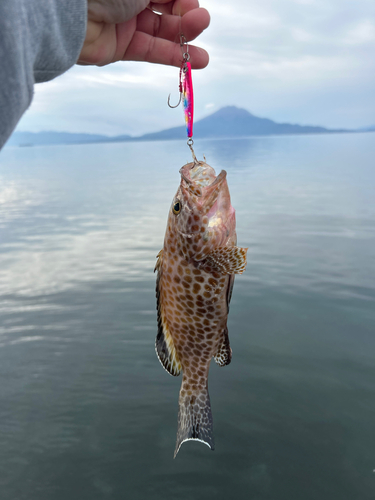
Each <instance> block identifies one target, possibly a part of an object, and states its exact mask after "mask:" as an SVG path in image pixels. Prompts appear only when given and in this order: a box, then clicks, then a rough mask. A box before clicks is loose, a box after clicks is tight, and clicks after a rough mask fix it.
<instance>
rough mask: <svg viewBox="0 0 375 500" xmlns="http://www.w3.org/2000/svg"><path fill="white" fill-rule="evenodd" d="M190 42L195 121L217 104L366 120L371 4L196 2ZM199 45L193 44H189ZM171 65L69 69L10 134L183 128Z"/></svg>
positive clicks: (374, 114) (372, 99) (371, 114)
mask: <svg viewBox="0 0 375 500" xmlns="http://www.w3.org/2000/svg"><path fill="white" fill-rule="evenodd" d="M201 6H202V7H205V8H207V9H208V11H209V12H210V14H211V25H210V27H209V28H208V29H207V30H206V31H205V32H204V34H203V35H202V36H201V37H200V38H199V39H198V40H197V42H196V43H197V45H200V46H202V47H204V48H205V49H206V50H208V51H209V53H210V64H209V66H208V67H207V68H206V69H204V70H199V71H194V72H193V81H194V95H195V116H196V119H199V118H202V117H204V116H207V115H208V114H210V113H212V112H213V111H216V110H217V109H219V108H221V107H223V106H226V105H236V106H239V107H243V108H245V109H247V110H248V111H250V112H252V113H253V114H255V115H257V116H261V117H267V118H271V119H273V120H275V121H278V122H289V123H300V124H311V125H323V126H326V127H347V128H356V127H361V126H367V125H373V124H375V1H374V0H231V1H230V2H228V1H224V0H201ZM198 42H199V43H198ZM177 89H178V69H177V68H168V67H163V66H157V65H150V64H145V63H133V62H130V63H129V62H121V63H116V64H113V65H111V66H107V67H104V68H96V67H80V66H76V67H74V68H72V69H71V70H70V71H69V72H67V73H66V74H64V75H62V76H61V77H59V78H57V79H55V80H53V81H52V82H48V83H44V84H40V85H37V86H36V90H35V97H34V101H33V103H32V105H31V107H30V109H29V110H28V111H27V113H26V114H25V115H24V117H23V118H22V120H21V121H20V123H19V125H18V130H28V131H33V132H37V131H40V130H58V131H70V132H91V133H102V134H107V135H117V134H131V135H140V134H143V133H146V132H153V131H157V130H162V129H165V128H169V127H173V126H176V125H182V124H183V113H182V110H181V108H179V109H173V110H172V109H169V108H168V106H167V97H168V94H169V93H170V92H171V93H172V96H171V99H172V100H173V99H174V98H175V99H177V97H178V92H177Z"/></svg>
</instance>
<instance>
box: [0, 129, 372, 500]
mask: <svg viewBox="0 0 375 500" xmlns="http://www.w3.org/2000/svg"><path fill="white" fill-rule="evenodd" d="M195 152H196V154H197V156H198V157H199V158H202V157H203V154H204V155H205V156H206V158H207V162H208V164H210V165H211V166H213V167H214V168H215V170H216V172H217V173H218V172H219V171H220V170H221V169H225V170H227V172H228V184H229V188H230V191H231V195H232V204H233V206H234V207H235V208H236V214H237V233H238V244H239V245H240V246H248V247H249V252H248V266H247V270H246V272H245V274H244V275H243V276H240V277H237V278H236V282H235V287H234V293H233V298H232V303H231V311H230V315H229V325H228V326H229V336H230V340H231V346H232V349H233V360H232V363H231V364H230V365H229V366H227V367H224V368H219V367H217V366H216V365H214V363H213V364H212V365H211V371H210V377H209V388H210V395H211V404H212V410H213V418H214V432H215V438H216V450H215V451H214V452H211V451H210V450H209V449H208V448H207V447H206V446H204V445H202V444H200V443H195V442H189V443H186V444H184V445H183V446H182V448H181V450H180V452H179V454H178V456H177V458H176V460H173V459H172V457H173V451H174V445H175V438H176V428H177V409H178V403H177V401H178V391H179V387H180V383H181V379H180V378H173V377H170V376H169V375H168V374H167V373H166V372H165V370H163V368H162V367H161V365H160V363H159V361H158V360H157V358H156V355H155V352H154V339H155V336H156V311H155V293H154V287H155V276H154V274H153V268H154V265H155V257H156V254H157V253H158V251H159V250H160V249H161V247H162V244H163V238H164V231H165V224H166V220H167V213H168V210H169V207H170V204H171V201H172V198H173V196H174V194H175V192H176V190H177V186H178V183H179V174H178V170H179V168H180V167H181V166H182V165H183V164H184V163H186V162H188V161H190V158H191V157H190V152H189V149H188V148H187V146H186V143H185V142H184V141H170V142H158V143H156V142H155V143H151V142H150V143H122V144H121V143H119V144H95V145H79V146H49V147H35V148H11V147H8V148H5V149H4V150H3V151H2V153H1V155H0V377H1V385H0V498H1V499H4V500H50V499H52V498H53V499H54V500H66V499H67V498H71V499H79V500H86V499H87V500H96V499H98V500H99V499H100V500H102V499H107V498H108V499H111V500H112V499H115V500H118V499H125V498H126V499H132V500H133V499H142V500H143V499H145V498H147V499H151V500H159V499H169V498H179V499H180V500H185V499H186V500H188V499H189V500H190V499H194V500H200V499H202V500H203V499H210V498H219V499H224V498H228V497H229V498H236V499H249V500H292V499H293V500H294V499H296V500H300V499H301V500H302V499H303V500H336V499H337V500H353V499H355V500H356V499H358V500H367V499H368V500H370V499H371V500H373V498H374V497H375V473H374V472H373V471H374V469H375V427H374V422H375V418H374V415H375V364H374V361H375V188H374V186H375V168H374V157H375V140H374V134H370V133H369V134H343V135H321V136H285V137H257V138H247V139H238V140H217V141H214V140H204V141H203V140H202V141H199V140H197V141H196V144H195Z"/></svg>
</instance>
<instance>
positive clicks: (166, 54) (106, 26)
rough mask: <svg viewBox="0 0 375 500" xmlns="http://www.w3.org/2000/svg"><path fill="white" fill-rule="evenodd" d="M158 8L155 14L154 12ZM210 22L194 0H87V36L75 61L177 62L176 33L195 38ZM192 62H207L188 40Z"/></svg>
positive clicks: (197, 65) (200, 64) (197, 66)
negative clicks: (150, 0)
mask: <svg viewBox="0 0 375 500" xmlns="http://www.w3.org/2000/svg"><path fill="white" fill-rule="evenodd" d="M156 12H159V13H160V14H157V13H156ZM209 23H210V16H209V14H208V12H207V10H206V9H202V8H199V3H198V0H155V1H154V2H150V3H149V2H148V0H88V20H87V32H86V38H85V41H84V44H83V48H82V51H81V54H80V56H79V59H78V61H77V62H78V64H95V65H97V66H104V65H106V64H110V63H112V62H115V61H146V62H151V63H158V64H167V65H170V66H180V65H181V60H182V54H181V47H180V39H179V35H180V32H182V33H183V34H184V36H185V38H186V40H187V41H189V42H190V41H191V40H194V39H195V38H196V37H197V36H198V35H200V33H202V31H203V30H205V29H206V28H207V26H208V25H209ZM189 54H190V62H191V66H192V68H194V69H201V68H204V67H205V66H207V64H208V54H207V52H206V51H205V50H204V49H201V48H199V47H195V46H192V45H189Z"/></svg>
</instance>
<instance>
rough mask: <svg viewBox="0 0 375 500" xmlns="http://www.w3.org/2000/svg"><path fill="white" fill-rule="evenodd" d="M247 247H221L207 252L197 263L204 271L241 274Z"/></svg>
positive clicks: (243, 268) (244, 264)
mask: <svg viewBox="0 0 375 500" xmlns="http://www.w3.org/2000/svg"><path fill="white" fill-rule="evenodd" d="M247 250H248V249H247V248H241V247H236V246H233V247H221V248H217V249H216V250H213V251H212V252H210V253H209V254H207V256H206V258H205V259H204V261H202V263H201V264H200V265H199V267H200V268H202V269H204V270H205V271H206V272H214V271H216V272H219V273H220V274H242V273H243V272H244V271H245V268H246V254H247Z"/></svg>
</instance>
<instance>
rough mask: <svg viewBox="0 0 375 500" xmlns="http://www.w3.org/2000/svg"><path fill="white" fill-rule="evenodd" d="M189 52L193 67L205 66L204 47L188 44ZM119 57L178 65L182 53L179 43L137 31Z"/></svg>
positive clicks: (207, 58) (207, 59) (179, 64)
mask: <svg viewBox="0 0 375 500" xmlns="http://www.w3.org/2000/svg"><path fill="white" fill-rule="evenodd" d="M189 54H190V63H191V66H192V68H193V69H202V68H205V67H206V66H207V64H208V61H209V57H208V54H207V52H206V51H205V50H204V49H201V48H200V47H195V46H194V45H190V46H189ZM121 59H122V60H123V61H146V62H150V63H156V64H166V65H169V66H177V67H179V66H181V62H182V54H181V48H180V45H178V44H176V43H173V42H171V41H169V40H164V39H162V38H155V37H153V36H151V35H149V34H147V33H143V32H140V31H137V32H135V33H134V36H133V38H132V40H131V42H130V44H129V46H128V48H127V50H126V52H125V53H124V55H123V57H122V58H121Z"/></svg>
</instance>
